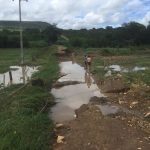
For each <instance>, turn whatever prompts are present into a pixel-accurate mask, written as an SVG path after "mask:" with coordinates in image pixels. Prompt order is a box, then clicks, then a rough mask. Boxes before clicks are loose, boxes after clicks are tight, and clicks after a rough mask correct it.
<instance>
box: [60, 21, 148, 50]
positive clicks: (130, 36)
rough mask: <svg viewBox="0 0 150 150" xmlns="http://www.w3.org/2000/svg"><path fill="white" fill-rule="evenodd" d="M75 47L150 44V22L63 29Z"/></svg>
mask: <svg viewBox="0 0 150 150" xmlns="http://www.w3.org/2000/svg"><path fill="white" fill-rule="evenodd" d="M62 33H63V35H64V36H67V37H68V38H69V40H70V41H69V42H70V45H71V46H74V47H83V48H88V47H94V48H97V47H116V48H120V47H130V46H141V45H150V24H149V25H148V26H147V27H146V26H144V25H142V24H140V23H137V22H129V23H124V24H123V25H122V26H121V27H117V28H113V27H111V26H108V27H106V28H99V29H95V28H93V29H90V30H87V29H81V30H71V29H70V30H62Z"/></svg>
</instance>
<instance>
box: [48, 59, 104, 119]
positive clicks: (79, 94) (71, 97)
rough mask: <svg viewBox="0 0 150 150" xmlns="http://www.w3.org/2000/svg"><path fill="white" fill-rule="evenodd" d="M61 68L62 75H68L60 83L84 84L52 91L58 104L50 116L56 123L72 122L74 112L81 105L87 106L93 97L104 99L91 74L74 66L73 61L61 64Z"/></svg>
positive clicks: (76, 65) (78, 66)
mask: <svg viewBox="0 0 150 150" xmlns="http://www.w3.org/2000/svg"><path fill="white" fill-rule="evenodd" d="M60 67H61V73H62V74H67V75H66V76H63V77H62V78H60V79H59V80H58V82H65V81H79V82H82V83H81V84H76V85H68V86H64V87H62V88H59V89H55V88H53V89H52V91H51V93H52V94H53V95H54V97H55V98H56V102H57V104H56V105H55V106H54V107H53V108H52V109H51V113H50V116H51V117H52V119H53V120H54V121H55V122H63V121H68V120H72V119H73V118H74V115H75V112H74V111H75V110H76V109H78V108H79V107H80V106H81V105H83V104H87V103H88V102H89V100H90V98H91V97H93V96H97V97H104V95H103V94H102V93H101V92H100V89H99V88H98V86H97V85H96V84H95V83H94V80H93V78H92V76H91V74H90V73H88V72H86V71H85V69H84V68H83V67H81V66H80V65H78V64H76V63H75V64H72V62H71V61H69V62H62V63H60Z"/></svg>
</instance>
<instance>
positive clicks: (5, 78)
mask: <svg viewBox="0 0 150 150" xmlns="http://www.w3.org/2000/svg"><path fill="white" fill-rule="evenodd" d="M10 70H11V73H12V78H13V80H12V82H10V78H9V72H6V73H3V74H0V84H3V85H4V86H5V87H6V86H9V85H10V84H20V83H23V77H24V79H25V82H27V80H29V79H30V78H31V76H32V74H33V73H35V72H37V71H38V67H29V66H24V67H20V66H10Z"/></svg>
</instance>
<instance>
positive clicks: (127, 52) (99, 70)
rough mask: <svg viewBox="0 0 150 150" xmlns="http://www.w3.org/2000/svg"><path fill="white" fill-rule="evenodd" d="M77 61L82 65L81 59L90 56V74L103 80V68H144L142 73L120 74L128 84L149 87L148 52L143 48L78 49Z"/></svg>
mask: <svg viewBox="0 0 150 150" xmlns="http://www.w3.org/2000/svg"><path fill="white" fill-rule="evenodd" d="M76 52H77V61H78V62H79V63H81V64H83V65H84V63H83V60H84V59H83V58H84V55H85V54H90V55H91V56H92V57H93V61H92V73H93V74H95V77H96V79H98V80H100V81H101V80H104V79H105V77H104V75H105V73H106V70H104V67H105V66H109V65H120V66H121V67H125V68H134V67H136V66H137V67H146V68H147V69H146V70H143V71H136V72H134V71H131V72H128V73H123V72H122V73H121V74H122V75H123V77H124V78H125V81H127V82H128V83H130V84H132V83H137V82H143V83H144V84H147V85H149V86H150V79H149V76H150V68H149V67H150V50H149V49H148V48H144V47H130V48H88V49H78V50H76Z"/></svg>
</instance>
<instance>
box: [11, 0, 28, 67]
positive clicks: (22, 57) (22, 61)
mask: <svg viewBox="0 0 150 150" xmlns="http://www.w3.org/2000/svg"><path fill="white" fill-rule="evenodd" d="M13 1H14V0H13ZM21 1H26V2H27V1H28V0H19V26H20V50H21V65H23V64H24V50H23V28H22V16H21Z"/></svg>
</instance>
